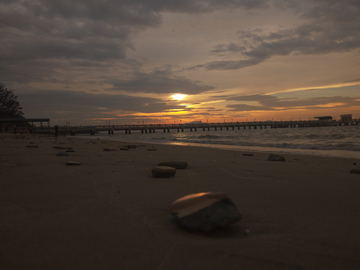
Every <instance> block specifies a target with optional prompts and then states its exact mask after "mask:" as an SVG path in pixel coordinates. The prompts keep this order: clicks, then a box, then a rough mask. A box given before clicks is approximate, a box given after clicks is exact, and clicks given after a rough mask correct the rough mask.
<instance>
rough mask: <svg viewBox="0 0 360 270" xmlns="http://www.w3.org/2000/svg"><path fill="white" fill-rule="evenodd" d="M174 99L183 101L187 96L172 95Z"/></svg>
mask: <svg viewBox="0 0 360 270" xmlns="http://www.w3.org/2000/svg"><path fill="white" fill-rule="evenodd" d="M172 97H173V99H175V100H182V99H183V98H184V97H186V95H184V94H175V95H172Z"/></svg>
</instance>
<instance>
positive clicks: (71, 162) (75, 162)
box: [66, 161, 81, 166]
mask: <svg viewBox="0 0 360 270" xmlns="http://www.w3.org/2000/svg"><path fill="white" fill-rule="evenodd" d="M78 165H81V163H80V162H78V161H68V162H66V166H78Z"/></svg>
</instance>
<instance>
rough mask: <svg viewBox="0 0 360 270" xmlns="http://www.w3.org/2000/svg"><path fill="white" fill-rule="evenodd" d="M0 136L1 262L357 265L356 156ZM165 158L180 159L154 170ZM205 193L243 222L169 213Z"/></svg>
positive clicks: (359, 204)
mask: <svg viewBox="0 0 360 270" xmlns="http://www.w3.org/2000/svg"><path fill="white" fill-rule="evenodd" d="M0 138H1V140H0V150H1V152H0V154H1V160H0V166H1V167H0V172H1V174H0V178H1V181H0V185H1V186H0V190H1V196H0V200H1V208H0V211H1V212H0V213H1V246H0V247H1V260H0V265H1V269H359V268H360V256H359V255H360V246H359V243H360V230H359V228H360V216H359V213H360V196H359V191H360V175H359V174H353V173H350V171H351V170H352V169H355V168H359V166H360V160H358V159H351V158H335V157H318V156H308V155H289V154H284V155H283V156H284V157H285V159H286V161H285V162H274V161H267V158H268V156H269V153H262V152H253V153H251V152H248V151H246V152H242V151H231V150H221V149H213V148H207V147H189V146H176V145H164V144H151V143H146V144H141V143H129V142H119V141H106V140H99V139H94V138H91V137H89V138H76V137H65V136H60V137H58V138H55V137H53V136H44V135H32V134H29V135H27V134H26V135H24V134H23V135H19V134H0ZM126 145H135V146H136V147H135V148H129V150H128V151H122V150H120V148H121V147H124V146H126ZM54 147H57V148H54ZM61 148H63V149H61ZM67 148H73V150H74V152H69V153H68V155H69V156H57V155H56V154H57V153H60V152H64V151H66V150H68V149H67ZM104 148H108V149H109V150H112V151H104ZM244 154H250V155H244ZM173 160H175V161H185V162H187V163H188V167H187V168H186V169H184V170H177V171H176V175H175V177H172V178H153V177H152V175H151V169H152V168H153V167H154V166H156V165H157V164H158V163H159V162H163V161H173ZM67 161H77V162H80V163H81V165H79V166H66V162H67ZM210 191H212V192H218V191H221V192H225V193H226V194H227V195H228V196H229V198H230V199H231V200H232V201H233V203H234V204H235V205H236V206H237V208H238V210H239V212H240V214H241V215H242V220H241V221H240V222H238V223H235V224H232V225H230V226H228V227H225V228H218V229H215V230H213V231H211V232H209V233H204V232H198V231H188V230H186V229H184V228H182V227H180V226H179V225H178V224H176V223H175V222H174V221H173V219H172V216H171V214H170V212H169V207H170V205H171V203H172V202H174V201H175V200H177V199H178V198H181V197H183V196H186V195H189V194H193V193H199V192H210Z"/></svg>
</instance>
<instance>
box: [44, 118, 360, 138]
mask: <svg viewBox="0 0 360 270" xmlns="http://www.w3.org/2000/svg"><path fill="white" fill-rule="evenodd" d="M347 125H359V119H353V120H352V121H351V122H341V121H335V120H333V121H319V120H308V121H263V122H262V121H254V122H224V123H197V124H148V125H144V124H143V125H104V126H77V127H75V126H72V127H60V128H59V131H58V133H59V134H66V135H76V134H89V135H95V134H96V133H97V132H100V131H102V132H104V131H105V132H107V133H108V134H109V135H110V134H114V132H115V131H120V132H124V133H125V134H131V133H132V132H133V131H137V132H141V133H143V134H145V133H155V132H162V133H169V132H170V131H171V130H173V131H175V132H185V131H189V132H196V131H198V130H199V131H200V130H201V131H210V130H213V131H218V130H246V129H274V128H302V127H325V126H347ZM43 132H45V130H43ZM48 132H51V133H54V131H53V130H48Z"/></svg>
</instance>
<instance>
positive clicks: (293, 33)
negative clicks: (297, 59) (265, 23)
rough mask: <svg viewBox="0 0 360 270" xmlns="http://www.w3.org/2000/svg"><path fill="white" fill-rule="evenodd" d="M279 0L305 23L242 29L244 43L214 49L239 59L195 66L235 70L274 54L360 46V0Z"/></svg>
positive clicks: (334, 50)
mask: <svg viewBox="0 0 360 270" xmlns="http://www.w3.org/2000/svg"><path fill="white" fill-rule="evenodd" d="M292 2H293V1H291V2H289V1H279V2H277V3H276V5H277V7H278V8H282V9H292V10H293V11H294V12H295V13H297V14H299V16H300V18H302V19H303V20H304V21H305V23H303V24H302V25H300V26H298V27H295V28H291V29H285V30H278V31H276V32H273V31H270V32H269V31H266V29H259V28H256V29H249V30H246V31H244V30H243V31H239V32H238V35H239V39H240V43H239V44H237V43H234V42H231V43H229V44H218V45H215V47H214V49H213V50H211V51H210V53H211V54H215V55H218V56H224V55H226V56H227V55H229V56H232V58H234V56H237V57H238V58H240V59H239V60H231V61H224V60H218V61H212V62H208V63H205V64H201V65H197V66H195V67H193V68H204V69H206V70H231V69H240V68H244V67H249V66H253V65H257V64H259V63H261V62H263V61H265V60H267V59H269V58H271V57H274V56H284V55H289V54H292V53H293V54H301V55H320V54H328V53H333V52H337V53H339V52H340V53H341V52H348V51H351V50H356V49H359V48H360V35H359V32H360V16H359V14H360V3H359V2H358V1H296V2H300V3H299V4H292Z"/></svg>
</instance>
